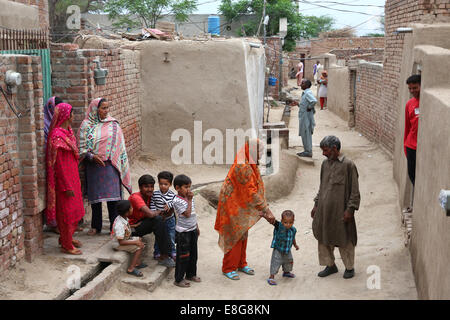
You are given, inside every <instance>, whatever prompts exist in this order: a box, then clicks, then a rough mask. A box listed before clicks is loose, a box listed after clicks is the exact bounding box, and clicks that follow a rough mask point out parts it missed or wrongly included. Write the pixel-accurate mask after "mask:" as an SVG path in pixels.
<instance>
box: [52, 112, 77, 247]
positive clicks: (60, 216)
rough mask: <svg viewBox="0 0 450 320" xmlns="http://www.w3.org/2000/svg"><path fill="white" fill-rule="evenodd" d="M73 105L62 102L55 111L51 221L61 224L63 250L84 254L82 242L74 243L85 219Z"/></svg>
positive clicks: (59, 225) (60, 239)
mask: <svg viewBox="0 0 450 320" xmlns="http://www.w3.org/2000/svg"><path fill="white" fill-rule="evenodd" d="M72 118H73V116H72V106H71V105H70V104H67V103H60V104H58V105H57V106H56V108H55V113H54V115H53V119H52V124H51V126H50V132H49V136H48V140H47V160H46V161H47V163H46V165H47V209H46V214H47V219H48V221H51V219H55V218H56V221H57V225H58V229H59V232H60V237H59V243H60V245H61V247H62V248H61V251H62V252H65V253H70V254H81V251H80V250H79V249H77V248H75V247H81V242H80V241H78V240H73V239H72V236H73V233H74V232H75V230H76V228H77V225H78V221H80V220H81V218H83V216H84V206H83V198H82V194H81V183H80V176H79V174H78V158H79V155H78V148H77V142H76V138H75V136H74V134H73V131H72V128H71V126H70V125H71V123H72Z"/></svg>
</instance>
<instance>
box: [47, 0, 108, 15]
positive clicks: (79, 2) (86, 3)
mask: <svg viewBox="0 0 450 320" xmlns="http://www.w3.org/2000/svg"><path fill="white" fill-rule="evenodd" d="M50 1H51V2H52V4H53V8H54V12H53V13H52V14H55V15H58V16H66V15H67V8H68V7H69V6H72V5H75V6H79V7H80V11H81V12H87V11H95V10H98V9H99V8H100V7H101V6H102V1H101V0H100V1H94V0H50Z"/></svg>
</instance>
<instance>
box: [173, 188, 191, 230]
mask: <svg viewBox="0 0 450 320" xmlns="http://www.w3.org/2000/svg"><path fill="white" fill-rule="evenodd" d="M172 204H173V210H174V211H175V214H176V215H177V225H176V227H175V230H176V231H177V232H189V231H194V230H195V229H197V214H196V213H195V205H194V199H192V211H191V216H190V217H189V218H187V217H186V216H184V215H183V213H185V212H186V210H187V208H188V201H187V199H184V198H182V197H180V196H178V195H177V196H175V198H173V202H172Z"/></svg>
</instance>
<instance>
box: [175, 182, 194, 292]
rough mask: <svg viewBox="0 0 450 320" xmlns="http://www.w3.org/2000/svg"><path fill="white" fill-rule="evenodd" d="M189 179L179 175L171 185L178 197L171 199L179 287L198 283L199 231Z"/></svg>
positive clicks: (176, 275) (176, 276)
mask: <svg viewBox="0 0 450 320" xmlns="http://www.w3.org/2000/svg"><path fill="white" fill-rule="evenodd" d="M191 184H192V181H191V179H190V178H189V177H188V176H186V175H184V174H180V175H178V176H176V177H175V180H174V181H173V185H174V187H175V190H176V191H177V192H178V195H177V196H176V197H175V198H174V199H173V202H172V203H173V209H174V211H175V214H176V216H177V225H176V227H175V231H176V236H175V239H176V243H177V257H176V261H175V262H176V264H175V282H174V284H175V285H176V286H179V287H183V288H187V287H190V283H189V282H188V281H186V280H189V281H193V282H200V281H201V279H200V278H199V277H197V256H198V250H197V240H198V236H199V235H200V230H199V228H198V224H197V214H196V213H195V205H194V194H193V193H192V192H191ZM185 276H186V279H185Z"/></svg>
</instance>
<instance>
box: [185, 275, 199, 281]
mask: <svg viewBox="0 0 450 320" xmlns="http://www.w3.org/2000/svg"><path fill="white" fill-rule="evenodd" d="M186 280H188V281H192V282H202V279H200V278H199V277H197V276H193V277H190V278H186Z"/></svg>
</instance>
